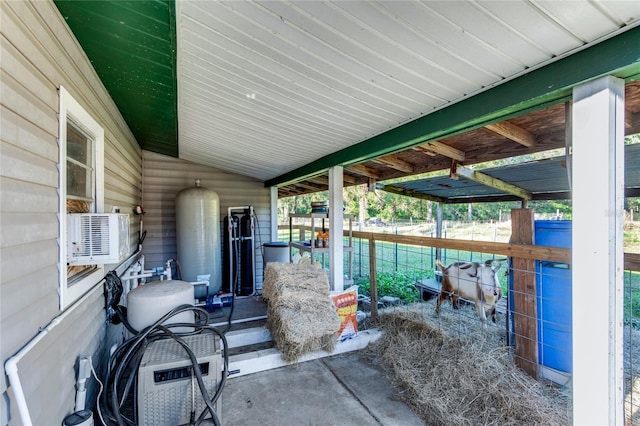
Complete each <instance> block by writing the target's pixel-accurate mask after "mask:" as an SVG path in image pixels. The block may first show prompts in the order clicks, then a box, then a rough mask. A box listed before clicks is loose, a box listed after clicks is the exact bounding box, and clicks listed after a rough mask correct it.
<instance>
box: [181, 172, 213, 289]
mask: <svg viewBox="0 0 640 426" xmlns="http://www.w3.org/2000/svg"><path fill="white" fill-rule="evenodd" d="M176 243H177V251H178V256H177V257H178V262H180V269H181V272H182V276H181V278H182V279H183V280H184V281H188V282H195V281H200V279H199V277H201V276H203V275H205V276H206V275H209V290H208V295H213V294H216V293H218V292H219V291H220V288H221V286H222V268H221V262H222V258H221V253H220V251H221V243H220V198H219V197H218V194H217V193H216V192H215V191H213V190H211V189H207V188H203V187H201V186H200V179H196V183H195V187H192V188H186V189H183V190H182V191H180V192H179V193H178V195H177V196H176ZM198 288H204V286H198ZM198 291H200V290H198ZM196 296H197V297H198V298H201V297H203V296H207V294H204V295H202V294H196Z"/></svg>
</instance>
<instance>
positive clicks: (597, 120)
mask: <svg viewBox="0 0 640 426" xmlns="http://www.w3.org/2000/svg"><path fill="white" fill-rule="evenodd" d="M572 133H573V144H572V145H573V155H572V157H573V164H572V166H573V171H572V172H573V173H572V185H573V188H572V197H573V230H572V235H573V237H572V247H573V249H572V266H571V267H572V280H573V290H572V299H573V300H572V301H573V424H575V425H588V424H589V425H596V424H597V425H604V424H608V425H621V424H624V417H623V409H622V401H623V364H622V362H623V357H622V348H623V345H622V342H623V334H622V333H623V310H622V296H623V280H622V278H623V277H622V274H623V269H622V267H623V263H622V260H623V240H622V225H623V211H624V210H623V201H624V198H623V197H624V181H623V180H624V81H623V80H621V79H618V78H615V77H603V78H600V79H598V80H595V81H592V82H590V83H586V84H583V85H581V86H578V87H576V88H574V90H573V126H572ZM595 300H597V302H594V301H595Z"/></svg>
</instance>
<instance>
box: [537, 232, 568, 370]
mask: <svg viewBox="0 0 640 426" xmlns="http://www.w3.org/2000/svg"><path fill="white" fill-rule="evenodd" d="M534 229H535V234H534V235H535V244H536V245H539V246H550V247H562V248H571V221H570V220H537V221H535V228H534ZM536 272H537V274H536V296H537V297H536V300H537V310H538V361H539V363H540V364H542V365H545V366H547V367H549V368H553V369H555V370H559V371H564V372H567V373H570V372H571V371H572V358H573V350H572V338H573V334H572V320H571V310H572V308H571V270H570V268H569V265H568V264H566V263H558V262H548V261H536Z"/></svg>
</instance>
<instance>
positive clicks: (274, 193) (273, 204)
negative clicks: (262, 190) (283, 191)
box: [269, 186, 278, 241]
mask: <svg viewBox="0 0 640 426" xmlns="http://www.w3.org/2000/svg"><path fill="white" fill-rule="evenodd" d="M269 190H270V193H269V195H270V199H269V216H270V217H271V241H278V187H277V186H272V187H271V188H269Z"/></svg>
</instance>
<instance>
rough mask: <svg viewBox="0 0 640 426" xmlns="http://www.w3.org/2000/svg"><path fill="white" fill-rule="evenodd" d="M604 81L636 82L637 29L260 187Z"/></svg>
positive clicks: (560, 98)
mask: <svg viewBox="0 0 640 426" xmlns="http://www.w3.org/2000/svg"><path fill="white" fill-rule="evenodd" d="M605 75H615V76H617V77H620V78H624V79H625V80H627V81H632V80H635V79H638V78H640V27H635V28H633V29H630V30H628V31H625V32H623V33H622V34H619V35H617V36H615V37H612V38H610V39H608V40H605V41H603V42H601V43H598V44H596V45H595V46H592V47H590V48H588V49H585V50H582V51H580V52H577V53H575V54H573V55H571V56H568V57H566V58H563V59H560V60H558V61H556V62H553V63H551V64H549V65H547V66H545V67H542V68H539V69H537V70H534V71H532V72H530V73H528V74H525V75H522V76H520V77H518V78H516V79H514V80H511V81H508V82H506V83H504V84H501V85H499V86H497V87H494V88H492V89H489V90H487V91H485V92H482V93H479V94H477V95H475V96H472V97H469V98H468V99H465V100H463V101H460V102H457V103H455V104H453V105H451V106H449V107H446V108H443V109H441V110H438V111H436V112H434V113H432V114H429V115H426V116H424V117H421V118H418V119H416V120H414V121H412V122H410V123H407V124H404V125H402V126H400V127H397V128H395V129H392V130H389V131H387V132H385V133H383V134H380V135H378V136H374V137H372V138H370V139H367V140H365V141H363V142H360V143H358V144H356V145H353V146H350V147H347V148H344V149H342V150H340V151H337V152H335V153H333V154H329V155H327V156H325V157H322V158H320V159H318V160H316V161H314V162H312V163H309V164H307V165H305V166H302V167H300V168H298V169H295V170H293V171H291V172H288V173H285V174H283V175H280V176H278V177H276V178H274V179H270V180H268V181H266V182H265V187H271V186H281V185H286V184H289V183H293V182H296V181H299V180H302V179H305V178H307V177H311V176H313V175H317V174H319V173H321V172H324V171H325V170H327V169H328V168H329V167H333V166H338V165H342V166H349V165H352V164H357V163H360V162H363V161H365V160H368V159H372V158H376V157H379V156H382V155H385V154H390V153H393V152H396V151H400V150H403V149H407V148H409V147H411V146H415V145H418V144H420V143H424V142H426V141H429V140H435V139H439V138H444V137H448V136H453V135H455V134H459V133H463V132H467V131H469V130H472V129H475V128H478V127H482V126H484V125H486V124H489V123H492V122H496V121H500V120H505V119H508V118H511V117H513V116H517V115H521V114H524V113H526V112H529V111H532V110H536V109H541V108H544V107H546V106H549V105H552V104H556V103H560V102H565V101H566V100H568V99H570V98H571V89H572V88H573V87H574V86H576V85H579V84H582V83H584V82H586V81H588V80H592V79H595V78H598V77H602V76H605Z"/></svg>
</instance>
